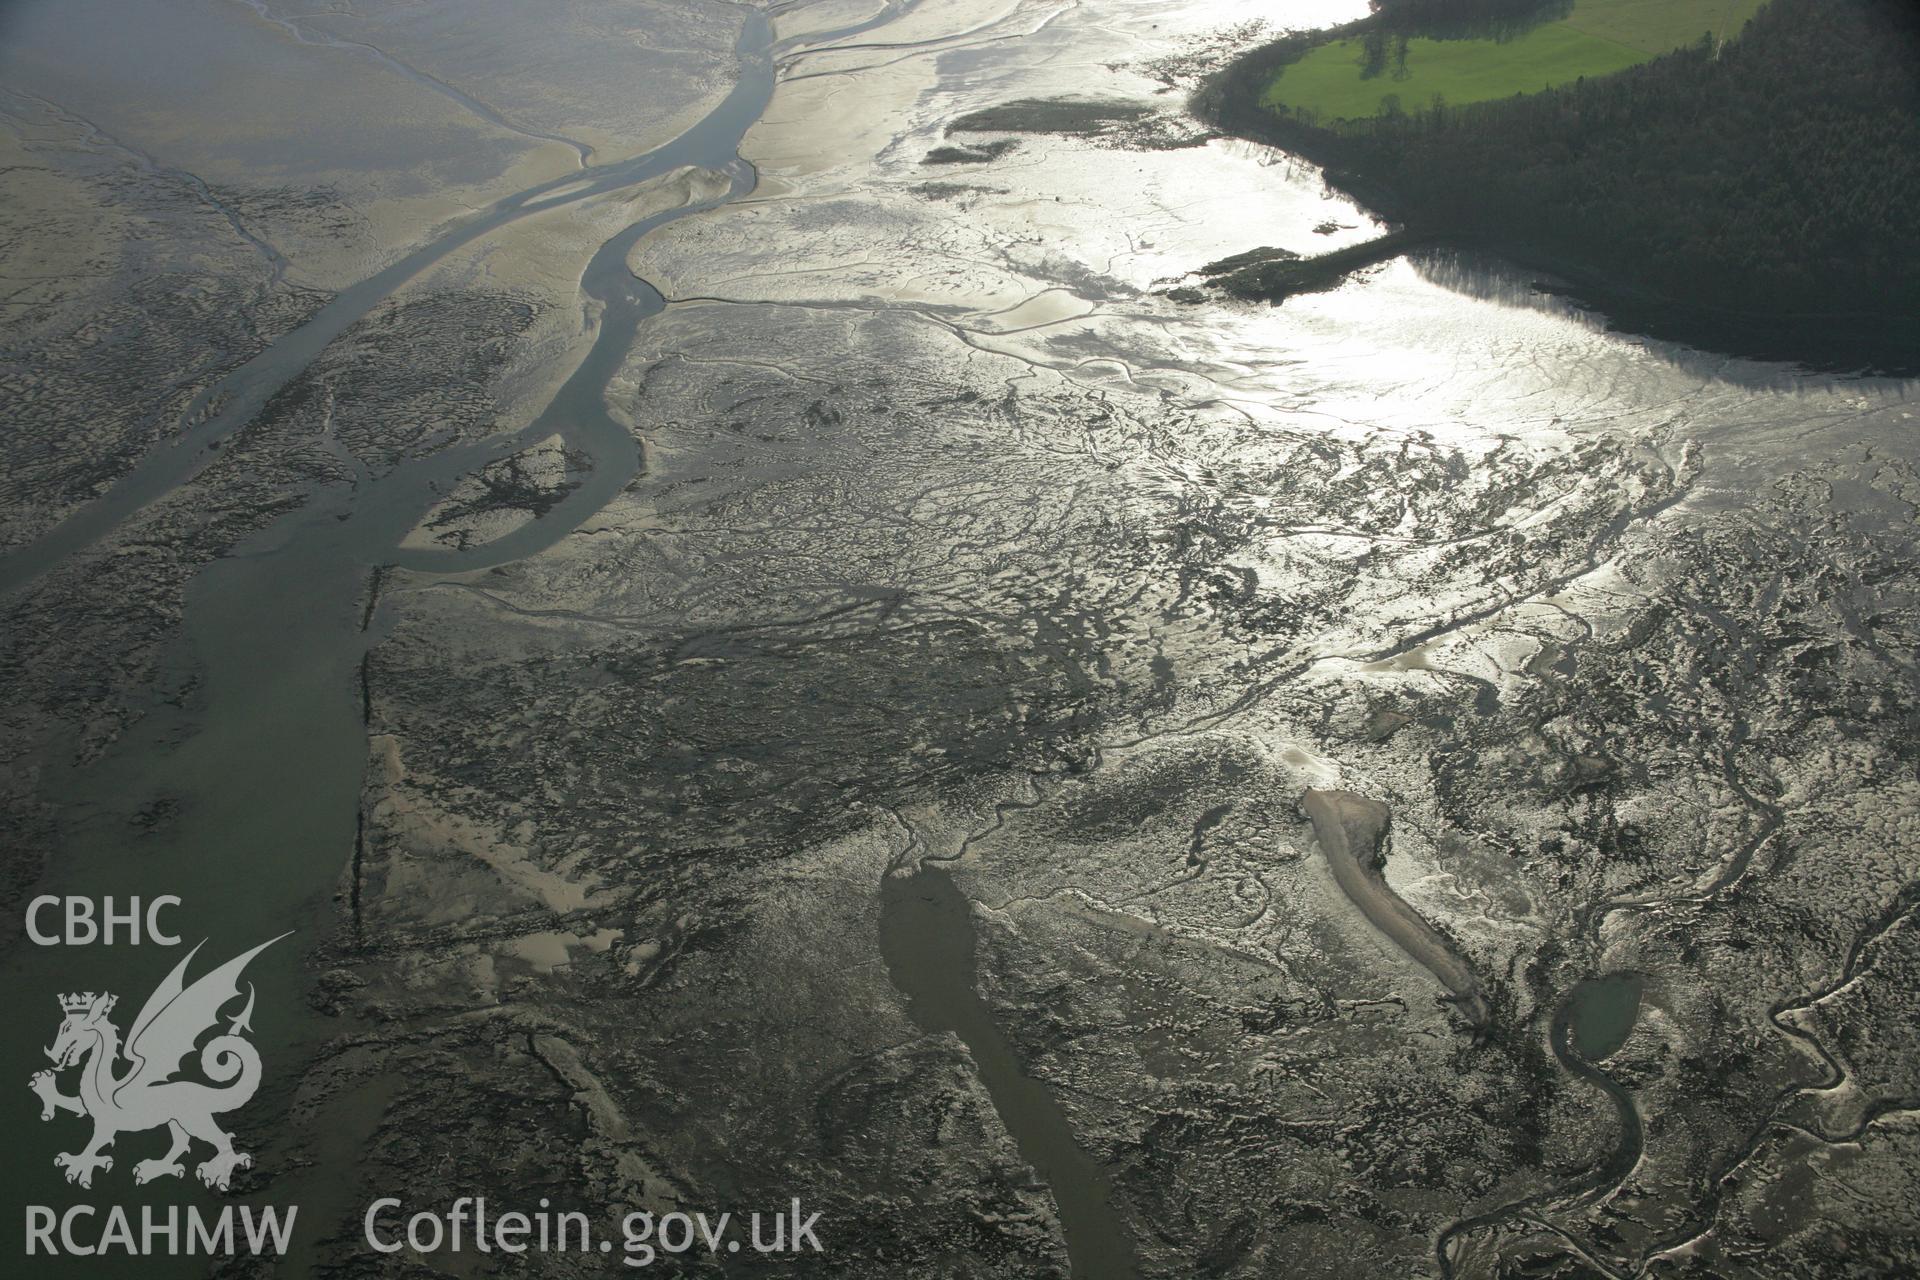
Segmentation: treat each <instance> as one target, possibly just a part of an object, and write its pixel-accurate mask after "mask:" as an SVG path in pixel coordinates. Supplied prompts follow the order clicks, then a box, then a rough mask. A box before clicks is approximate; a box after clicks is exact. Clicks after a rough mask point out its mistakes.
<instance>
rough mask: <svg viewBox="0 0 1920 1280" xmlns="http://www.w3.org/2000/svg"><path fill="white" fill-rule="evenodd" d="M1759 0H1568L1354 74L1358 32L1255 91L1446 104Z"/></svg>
mask: <svg viewBox="0 0 1920 1280" xmlns="http://www.w3.org/2000/svg"><path fill="white" fill-rule="evenodd" d="M1764 2H1765V0H1577V2H1576V4H1575V5H1574V8H1573V11H1572V12H1571V13H1569V14H1568V15H1567V16H1566V17H1565V18H1562V19H1560V20H1559V21H1557V22H1548V23H1543V24H1542V25H1540V26H1538V27H1535V28H1534V29H1533V30H1531V31H1529V32H1527V33H1526V34H1525V35H1522V36H1517V37H1515V38H1513V39H1511V40H1505V41H1496V40H1428V39H1424V38H1420V37H1415V38H1414V39H1412V40H1410V41H1408V42H1407V46H1406V49H1407V56H1406V62H1405V66H1404V68H1401V67H1399V66H1397V65H1396V63H1397V59H1396V58H1394V57H1391V56H1390V57H1389V58H1388V60H1387V68H1386V70H1384V71H1382V72H1381V73H1380V74H1378V75H1375V76H1373V77H1371V78H1363V77H1362V75H1361V60H1362V50H1361V42H1360V41H1359V40H1337V41H1334V42H1332V43H1330V44H1324V45H1321V46H1320V47H1319V48H1317V49H1314V50H1312V51H1311V52H1309V53H1308V54H1307V55H1306V56H1305V57H1303V58H1301V59H1300V60H1299V61H1297V62H1294V63H1291V64H1289V65H1288V66H1285V67H1283V68H1281V69H1280V71H1279V72H1278V73H1277V74H1276V75H1275V76H1274V79H1273V82H1272V83H1271V84H1269V85H1268V86H1267V90H1266V92H1265V93H1264V94H1263V95H1261V101H1262V103H1263V104H1265V105H1266V106H1269V107H1286V108H1289V109H1291V110H1293V111H1297V112H1311V113H1313V115H1314V116H1315V117H1317V118H1318V119H1319V120H1321V121H1323V122H1325V121H1332V120H1356V119H1363V118H1365V117H1367V116H1374V115H1378V114H1380V113H1381V112H1382V111H1383V110H1386V109H1388V108H1389V107H1390V106H1391V104H1392V103H1393V102H1397V103H1398V104H1399V105H1400V107H1401V108H1402V109H1403V110H1407V111H1414V110H1418V109H1421V108H1424V107H1426V106H1428V105H1430V104H1431V103H1432V101H1433V99H1434V97H1435V95H1438V96H1439V97H1440V98H1442V99H1444V100H1445V101H1446V102H1447V103H1448V104H1449V105H1452V106H1460V105H1463V104H1465V103H1469V102H1486V101H1488V100H1490V99H1494V98H1509V97H1512V96H1513V95H1514V94H1516V93H1538V92H1539V91H1540V90H1542V89H1547V88H1551V87H1552V86H1554V85H1556V84H1566V83H1568V82H1570V81H1573V80H1577V79H1579V78H1580V77H1581V76H1603V75H1608V74H1610V73H1612V72H1615V71H1621V70H1624V69H1625V68H1627V67H1630V66H1633V65H1634V64H1635V63H1639V62H1645V61H1646V60H1647V59H1649V58H1652V57H1655V56H1657V55H1659V54H1662V53H1665V52H1667V51H1668V50H1670V49H1677V48H1679V47H1681V46H1682V45H1686V44H1691V43H1692V42H1693V41H1695V40H1698V39H1699V38H1700V36H1701V34H1702V33H1704V32H1707V31H1712V32H1713V33H1714V34H1716V35H1719V36H1723V37H1724V36H1730V35H1735V34H1738V32H1739V30H1740V28H1741V27H1742V26H1744V25H1745V24H1746V21H1747V19H1748V18H1749V17H1751V16H1752V15H1753V13H1754V11H1755V10H1757V9H1759V8H1760V6H1761V4H1763V3H1764Z"/></svg>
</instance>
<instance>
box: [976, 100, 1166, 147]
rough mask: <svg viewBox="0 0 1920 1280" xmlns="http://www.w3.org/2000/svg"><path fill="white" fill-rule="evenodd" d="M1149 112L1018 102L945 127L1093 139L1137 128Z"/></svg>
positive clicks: (1114, 105)
mask: <svg viewBox="0 0 1920 1280" xmlns="http://www.w3.org/2000/svg"><path fill="white" fill-rule="evenodd" d="M1152 114H1153V108H1152V107H1150V106H1145V105H1142V104H1140V103H1137V102H1094V101H1088V100H1083V99H1074V98H1021V99H1019V100H1017V101H1014V102H1003V103H1001V104H999V105H998V106H992V107H985V108H983V109H981V110H979V111H973V112H969V113H968V114H966V115H964V116H961V117H960V118H959V119H958V120H955V121H954V122H953V123H952V124H950V125H948V126H947V133H948V135H949V136H951V135H953V134H956V133H1058V134H1066V135H1069V136H1075V137H1093V136H1097V135H1099V134H1103V133H1107V132H1109V131H1111V130H1113V129H1115V128H1122V127H1125V126H1128V125H1136V124H1139V123H1140V122H1141V121H1142V120H1144V119H1146V118H1147V117H1148V116H1150V115H1152Z"/></svg>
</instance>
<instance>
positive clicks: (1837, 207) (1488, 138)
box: [1196, 0, 1920, 324]
mask: <svg viewBox="0 0 1920 1280" xmlns="http://www.w3.org/2000/svg"><path fill="white" fill-rule="evenodd" d="M1414 2H1416V0H1391V3H1393V4H1396V5H1397V4H1402V3H1414ZM1417 2H1423V3H1428V4H1443V3H1446V0H1417ZM1481 2H1482V0H1454V3H1456V4H1469V5H1470V4H1477V3H1481ZM1485 2H1488V3H1492V2H1493V0H1485ZM1374 21H1377V19H1370V20H1364V21H1363V22H1362V23H1361V24H1359V26H1358V27H1349V28H1345V29H1343V30H1342V31H1341V32H1340V33H1336V35H1337V37H1339V38H1345V37H1350V36H1352V35H1354V34H1356V33H1358V32H1359V31H1360V30H1363V29H1365V28H1367V27H1368V25H1369V23H1371V22H1374ZM1322 38H1326V37H1324V36H1321V37H1312V38H1305V39H1303V38H1300V37H1294V38H1291V39H1289V40H1283V41H1280V42H1277V43H1276V44H1274V45H1269V46H1267V47H1266V48H1264V49H1261V50H1257V51H1255V53H1254V54H1252V55H1250V56H1248V57H1247V58H1245V59H1243V60H1242V61H1241V62H1240V63H1239V64H1236V65H1235V66H1234V67H1231V68H1229V69H1228V71H1227V72H1226V73H1224V75H1223V76H1222V77H1220V78H1219V79H1217V80H1216V81H1215V83H1214V84H1212V85H1210V86H1209V87H1208V89H1207V90H1205V91H1203V93H1202V95H1201V97H1200V98H1199V99H1197V100H1196V107H1197V108H1198V109H1200V110H1201V112H1202V114H1204V115H1209V116H1211V117H1212V118H1213V119H1214V120H1215V122H1216V123H1217V124H1219V125H1221V126H1222V127H1224V128H1226V129H1227V130H1229V131H1231V132H1236V133H1241V134H1243V135H1245V136H1250V137H1253V138H1256V139H1259V140H1262V141H1267V142H1271V143H1274V144H1276V145H1280V146H1283V147H1287V148H1288V149H1290V150H1294V151H1297V152H1300V153H1302V154H1305V155H1307V156H1309V157H1310V158H1312V159H1314V160H1316V161H1319V162H1320V163H1322V164H1324V165H1326V166H1327V168H1328V177H1329V180H1330V181H1332V182H1334V183H1335V184H1336V185H1339V186H1342V187H1344V188H1345V189H1347V190H1349V191H1350V192H1352V193H1353V194H1354V195H1355V196H1356V197H1357V198H1360V199H1362V200H1363V201H1365V202H1367V203H1369V204H1372V205H1374V206H1375V207H1376V208H1377V209H1379V210H1380V211H1381V212H1383V213H1385V214H1386V215H1387V216H1389V217H1393V218H1397V219H1400V220H1402V221H1404V222H1406V223H1407V224H1408V225H1409V226H1411V227H1414V228H1416V229H1418V230H1420V231H1423V232H1430V233H1442V234H1448V235H1454V236H1457V237H1459V238H1461V239H1471V240H1475V241H1477V242H1482V243H1490V244H1492V245H1493V246H1494V247H1496V248H1501V249H1506V250H1511V251H1514V252H1516V253H1517V254H1518V256H1522V257H1532V258H1538V259H1540V260H1542V261H1545V262H1549V263H1556V262H1557V263H1562V264H1565V266H1566V268H1568V269H1569V271H1571V272H1572V273H1573V274H1576V275H1578V274H1581V273H1583V272H1584V273H1587V274H1589V275H1594V274H1598V275H1602V276H1604V277H1605V278H1606V279H1607V280H1609V281H1611V282H1614V283H1617V284H1620V285H1624V286H1627V287H1629V288H1632V289H1636V290H1639V291H1643V292H1645V293H1647V294H1652V295H1658V296H1660V297H1663V298H1667V299H1672V300H1676V301H1679V302H1682V303H1685V304H1689V305H1692V306H1695V307H1701V308H1708V309H1727V310H1735V311H1746V312H1753V313H1767V314H1769V315H1772V316H1776V317H1777V316H1784V315H1800V316H1805V317H1820V316H1828V317H1839V316H1876V315H1877V316H1883V317H1887V318H1888V319H1889V321H1890V322H1893V321H1904V322H1906V323H1908V324H1911V323H1912V322H1913V321H1914V320H1915V318H1916V317H1920V252H1916V250H1917V249H1920V18H1917V17H1916V14H1915V12H1914V10H1913V9H1912V8H1911V7H1910V6H1909V5H1908V4H1907V2H1906V0H1772V3H1771V4H1769V5H1767V6H1766V7H1765V8H1763V9H1761V10H1760V11H1759V13H1758V14H1756V15H1755V17H1754V18H1753V19H1752V21H1751V22H1750V23H1749V24H1748V26H1747V28H1746V29H1745V30H1744V31H1743V32H1742V33H1741V34H1740V35H1739V36H1738V37H1737V38H1735V39H1733V40H1731V41H1727V42H1724V43H1722V42H1716V41H1714V40H1712V39H1711V38H1707V37H1703V39H1702V40H1701V41H1700V42H1699V43H1697V44H1695V45H1693V46H1691V47H1689V48H1685V49H1681V50H1678V51H1676V52H1674V53H1672V54H1668V55H1666V56H1665V57H1661V58H1657V59H1654V60H1652V61H1650V62H1647V63H1644V64H1642V65H1640V66H1638V67H1634V68H1630V69H1628V70H1626V71H1622V72H1619V73H1617V74H1614V75H1610V76H1604V77H1596V78H1593V79H1583V80H1581V81H1579V82H1577V83H1575V84H1570V85H1566V86H1563V87H1560V88H1557V89H1553V90H1549V91H1547V92H1544V93H1537V94H1531V95H1525V96H1516V97H1515V98H1512V99H1508V100H1505V101H1499V102H1488V103H1477V104H1473V105H1469V106H1461V107H1455V106H1450V105H1448V104H1447V103H1446V102H1444V101H1439V100H1430V101H1428V102H1424V103H1398V104H1390V110H1389V111H1388V112H1387V113H1386V114H1383V115H1382V116H1379V117H1376V118H1374V119H1371V120H1365V121H1340V122H1332V123H1323V122H1319V121H1315V120H1311V119H1299V118H1291V117H1289V116H1288V115H1286V114H1285V112H1284V109H1281V110H1280V111H1275V110H1272V109H1268V108H1265V107H1263V106H1261V105H1260V96H1259V95H1260V93H1261V91H1262V90H1263V89H1264V88H1265V86H1266V84H1267V83H1268V82H1269V81H1270V80H1271V79H1272V75H1273V72H1274V71H1275V70H1276V69H1277V68H1278V67H1279V66H1282V65H1284V64H1285V63H1286V62H1288V61H1291V60H1293V59H1294V58H1297V57H1299V56H1300V55H1301V54H1302V53H1303V52H1304V51H1305V50H1306V49H1307V48H1310V47H1312V45H1313V44H1315V43H1317V42H1318V40H1319V39H1322Z"/></svg>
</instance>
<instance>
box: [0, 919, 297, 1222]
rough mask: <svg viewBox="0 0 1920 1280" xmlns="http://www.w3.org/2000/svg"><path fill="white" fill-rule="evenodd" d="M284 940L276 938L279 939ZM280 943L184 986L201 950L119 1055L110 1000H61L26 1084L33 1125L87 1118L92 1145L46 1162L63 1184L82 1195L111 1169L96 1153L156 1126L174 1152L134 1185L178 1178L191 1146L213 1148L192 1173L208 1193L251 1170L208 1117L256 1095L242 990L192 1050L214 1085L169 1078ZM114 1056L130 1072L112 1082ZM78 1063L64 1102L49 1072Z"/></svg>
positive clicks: (136, 1176) (155, 999)
mask: <svg viewBox="0 0 1920 1280" xmlns="http://www.w3.org/2000/svg"><path fill="white" fill-rule="evenodd" d="M286 936H287V935H286V934H284V933H283V934H281V935H280V938H284V937H286ZM280 938H271V939H269V940H268V941H266V942H263V943H261V944H260V945H259V946H257V947H255V948H254V949H253V950H251V951H248V952H246V953H244V954H243V955H239V956H235V957H234V958H233V959H231V960H229V961H227V962H226V963H225V964H223V965H221V966H220V967H219V968H218V969H215V970H214V971H213V972H211V973H208V974H205V975H204V976H202V977H201V978H199V979H198V980H196V981H195V982H194V984H193V985H192V986H190V987H189V986H187V985H186V984H185V977H186V972H187V965H188V964H189V963H190V962H191V961H192V960H193V957H194V956H196V955H198V954H199V952H200V946H204V945H206V944H205V943H204V942H202V943H201V944H200V946H196V947H194V949H193V950H192V951H189V952H188V953H187V956H186V959H184V960H182V961H181V962H180V963H179V964H178V965H175V966H174V970H173V972H172V973H170V974H168V975H167V977H166V980H165V981H164V982H162V983H161V984H160V985H159V986H158V987H157V988H155V989H154V993H153V994H152V995H151V996H149V997H147V1003H146V1004H145V1005H144V1006H142V1007H141V1010H140V1016H139V1017H137V1018H135V1019H134V1020H133V1029H132V1030H131V1031H129V1032H128V1033H127V1042H126V1047H125V1049H124V1050H122V1048H121V1046H120V1032H119V1029H118V1028H116V1027H115V1026H114V1025H113V1023H111V1022H110V1021H108V1020H107V1015H108V1014H110V1013H112V1012H113V1006H114V1004H115V1003H116V1001H117V999H118V997H116V996H112V995H108V994H107V993H105V992H102V993H100V994H99V995H95V994H94V993H93V992H91V991H89V992H86V993H84V994H80V995H66V996H61V997H60V1009H61V1012H63V1013H64V1014H65V1015H66V1018H65V1020H64V1021H62V1022H61V1024H60V1034H59V1035H57V1036H55V1037H54V1041H53V1047H52V1048H50V1049H48V1050H47V1057H49V1058H51V1059H52V1060H53V1070H52V1071H40V1072H36V1073H35V1074H34V1076H33V1079H32V1080H31V1081H30V1082H29V1085H30V1087H31V1088H32V1089H33V1091H34V1092H35V1093H36V1094H38V1095H39V1096H40V1103H41V1110H40V1118H41V1119H42V1120H51V1119H53V1117H54V1113H56V1112H60V1111H70V1112H72V1113H73V1114H74V1115H77V1116H91V1117H92V1118H93V1140H92V1141H91V1142H89V1143H87V1145H86V1149H85V1150H82V1151H77V1152H72V1153H69V1154H65V1155H57V1156H55V1157H54V1158H53V1163H54V1165H55V1166H56V1167H58V1168H61V1169H64V1170H66V1173H67V1181H68V1182H77V1183H79V1184H80V1185H81V1186H83V1187H91V1186H92V1185H93V1174H94V1170H96V1169H105V1170H111V1169H112V1168H113V1157H112V1156H109V1155H106V1154H104V1152H105V1151H106V1149H107V1148H108V1147H110V1146H112V1145H113V1140H114V1138H116V1137H118V1136H119V1135H120V1134H122V1133H138V1132H140V1131H142V1130H145V1129H157V1128H159V1127H160V1126H161V1125H165V1126H167V1128H168V1130H169V1131H171V1133H172V1135H173V1146H172V1148H171V1149H170V1150H168V1152H167V1153H166V1154H165V1155H164V1156H161V1157H160V1158H159V1159H157V1160H142V1161H141V1162H140V1163H139V1164H136V1165H135V1166H134V1167H133V1180H134V1181H135V1182H136V1183H145V1182H151V1181H153V1180H154V1179H155V1178H168V1177H171V1178H178V1177H180V1176H182V1175H183V1174H185V1173H186V1168H185V1166H184V1165H182V1164H181V1162H180V1157H182V1156H184V1155H186V1154H187V1151H188V1149H189V1148H190V1147H191V1146H192V1145H193V1139H195V1138H198V1139H199V1140H200V1141H202V1142H205V1143H208V1144H209V1145H211V1146H212V1147H213V1150H214V1153H213V1155H212V1157H210V1158H209V1159H208V1160H207V1161H206V1163H204V1164H202V1165H201V1166H200V1167H199V1168H198V1169H196V1170H195V1172H196V1173H197V1174H198V1175H199V1176H200V1181H202V1182H204V1183H206V1184H207V1185H208V1186H209V1187H215V1188H218V1189H219V1190H221V1191H225V1190H226V1189H227V1182H228V1180H229V1179H230V1178H232V1176H233V1171H234V1170H235V1169H244V1168H247V1167H249V1166H251V1165H252V1164H253V1157H252V1156H250V1155H247V1154H246V1153H245V1152H241V1151H235V1150H234V1149H233V1135H232V1134H230V1133H227V1132H225V1131H224V1130H222V1129H221V1128H220V1126H219V1125H217V1124H215V1123H214V1122H213V1117H214V1116H215V1115H218V1114H220V1113H222V1112H227V1111H232V1110H234V1109H236V1108H238V1107H242V1106H245V1105H246V1103H247V1100H248V1099H249V1098H251V1097H253V1094H254V1090H256V1089H258V1088H259V1087H260V1054H259V1053H258V1051H256V1050H255V1049H254V1047H253V1045H251V1044H249V1043H248V1042H247V1041H246V1040H244V1039H242V1038H241V1033H242V1032H248V1031H252V1030H253V1028H252V1026H251V1025H250V1019H251V1018H252V1017H253V985H252V984H251V983H249V984H248V985H247V1004H246V1008H244V1009H242V1010H241V1011H240V1013H239V1015H238V1016H236V1017H234V1018H232V1019H231V1020H230V1022H229V1024H228V1027H227V1032H226V1034H225V1035H217V1036H215V1037H214V1038H213V1039H211V1040H209V1041H207V1043H206V1046H205V1047H204V1048H202V1049H201V1050H200V1071H201V1073H202V1074H203V1075H205V1076H206V1078H207V1079H209V1080H211V1081H213V1082H214V1085H218V1086H222V1087H219V1088H216V1087H214V1086H213V1085H206V1084H202V1083H200V1082H199V1081H197V1080H175V1079H173V1078H172V1077H173V1076H174V1075H175V1073H177V1072H178V1071H179V1070H180V1069H181V1067H182V1066H183V1065H184V1064H185V1060H186V1058H187V1057H188V1056H189V1055H191V1054H192V1053H193V1050H194V1045H195V1042H196V1041H198V1040H199V1039H200V1037H201V1036H202V1035H203V1034H204V1033H205V1032H207V1031H208V1030H210V1029H212V1028H214V1027H215V1026H216V1025H217V1024H218V1023H219V1021H220V1010H221V1008H222V1007H224V1006H225V1005H226V1004H227V1002H228V1001H230V1000H233V999H236V998H237V997H238V996H239V994H240V988H239V978H240V971H241V970H242V969H245V968H246V967H247V962H248V961H249V960H252V959H253V958H254V957H255V956H257V955H259V954H260V953H261V952H262V951H265V950H266V949H267V948H268V947H270V946H272V945H273V944H274V943H276V942H278V941H280ZM123 1054H124V1056H125V1058H126V1059H127V1061H128V1062H129V1063H131V1064H132V1065H131V1066H130V1067H129V1068H128V1070H127V1071H126V1072H125V1074H122V1075H118V1076H116V1075H115V1074H114V1066H115V1064H116V1063H117V1062H118V1061H119V1059H120V1058H121V1057H122V1056H123ZM83 1060H84V1061H85V1065H84V1066H83V1067H82V1068H81V1071H80V1092H79V1094H78V1095H77V1096H73V1097H69V1096H68V1095H66V1094H64V1093H61V1092H60V1090H59V1087H58V1084H57V1083H56V1080H55V1077H54V1072H56V1071H64V1070H66V1069H67V1068H68V1067H71V1066H73V1065H74V1064H75V1063H78V1062H81V1061H83Z"/></svg>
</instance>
